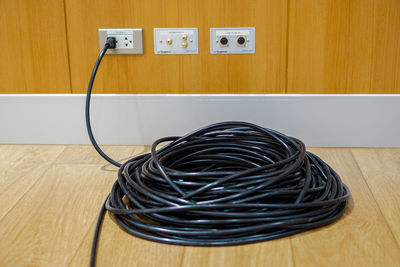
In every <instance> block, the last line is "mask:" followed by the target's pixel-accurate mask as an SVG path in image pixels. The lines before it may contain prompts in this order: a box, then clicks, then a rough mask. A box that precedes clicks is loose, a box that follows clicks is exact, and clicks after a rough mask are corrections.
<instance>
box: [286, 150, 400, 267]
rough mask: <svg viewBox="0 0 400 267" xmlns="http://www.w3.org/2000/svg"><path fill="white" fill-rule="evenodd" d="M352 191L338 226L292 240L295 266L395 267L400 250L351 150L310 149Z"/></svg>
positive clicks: (329, 226)
mask: <svg viewBox="0 0 400 267" xmlns="http://www.w3.org/2000/svg"><path fill="white" fill-rule="evenodd" d="M311 151H312V152H314V153H316V154H317V155H319V156H320V157H321V158H322V159H323V160H324V161H326V162H327V163H328V164H330V165H331V167H333V168H334V169H335V170H336V171H337V172H338V173H339V175H340V176H341V177H342V180H343V181H344V183H345V184H347V185H348V187H349V188H350V190H351V193H352V197H351V199H350V201H349V206H348V208H347V211H346V213H345V214H344V216H343V217H342V218H341V219H339V220H338V221H337V222H335V223H333V224H331V225H328V226H326V227H322V228H318V229H315V230H312V231H308V232H305V233H302V234H298V235H295V236H292V237H291V238H290V239H291V243H292V248H293V253H294V261H295V265H296V266H398V265H399V263H400V249H399V247H398V246H397V244H396V240H395V239H394V237H393V236H392V234H391V232H390V229H389V227H388V226H387V224H386V222H385V219H384V218H383V216H382V214H381V213H380V210H379V207H378V205H377V204H376V202H375V200H374V198H373V196H372V194H371V192H370V190H369V188H368V186H367V184H366V182H365V180H364V178H363V176H362V174H361V172H360V170H359V168H358V166H357V163H356V161H355V160H354V158H353V156H352V154H351V151H350V149H327V148H323V149H322V148H321V149H316V148H314V149H311Z"/></svg>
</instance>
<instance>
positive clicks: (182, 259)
mask: <svg viewBox="0 0 400 267" xmlns="http://www.w3.org/2000/svg"><path fill="white" fill-rule="evenodd" d="M185 253H186V247H183V253H182V257H181V263H180V264H179V266H181V267H184V266H183V263H184V260H185Z"/></svg>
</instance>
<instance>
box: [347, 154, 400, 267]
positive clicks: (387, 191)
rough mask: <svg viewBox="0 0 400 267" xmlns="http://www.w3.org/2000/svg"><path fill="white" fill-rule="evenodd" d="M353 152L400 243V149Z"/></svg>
mask: <svg viewBox="0 0 400 267" xmlns="http://www.w3.org/2000/svg"><path fill="white" fill-rule="evenodd" d="M352 152H353V155H354V157H355V159H356V161H357V162H358V165H359V166H360V169H361V172H362V173H363V175H364V177H365V179H366V181H367V183H368V186H369V188H370V189H371V191H372V194H373V195H374V197H375V200H376V202H377V203H378V205H379V207H380V209H381V211H382V213H383V216H384V217H385V219H386V221H387V223H388V224H389V226H390V228H391V230H392V232H393V235H394V236H395V238H396V240H397V244H400V193H399V190H400V149H365V148H357V149H352ZM399 265H400V263H399Z"/></svg>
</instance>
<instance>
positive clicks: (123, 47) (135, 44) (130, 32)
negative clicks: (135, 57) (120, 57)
mask: <svg viewBox="0 0 400 267" xmlns="http://www.w3.org/2000/svg"><path fill="white" fill-rule="evenodd" d="M107 37H115V41H116V44H115V45H116V46H115V48H114V49H108V50H107V52H106V54H110V55H116V54H143V35H142V29H99V47H100V50H101V49H103V47H104V44H105V43H106V40H107Z"/></svg>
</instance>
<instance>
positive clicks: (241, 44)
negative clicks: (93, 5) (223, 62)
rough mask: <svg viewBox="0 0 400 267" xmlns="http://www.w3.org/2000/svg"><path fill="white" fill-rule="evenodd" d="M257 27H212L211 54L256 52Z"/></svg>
mask: <svg viewBox="0 0 400 267" xmlns="http://www.w3.org/2000/svg"><path fill="white" fill-rule="evenodd" d="M255 42H256V39H255V28H254V27H247V28H243V27H241V28H210V52H211V54H254V53H255V51H256V50H255Z"/></svg>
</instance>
